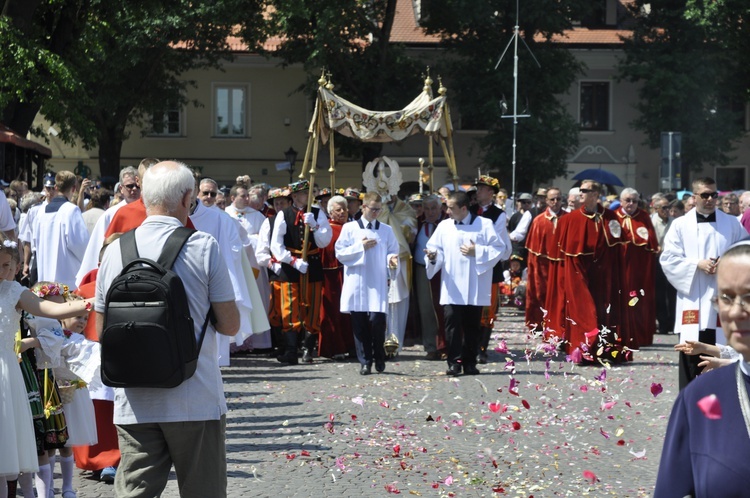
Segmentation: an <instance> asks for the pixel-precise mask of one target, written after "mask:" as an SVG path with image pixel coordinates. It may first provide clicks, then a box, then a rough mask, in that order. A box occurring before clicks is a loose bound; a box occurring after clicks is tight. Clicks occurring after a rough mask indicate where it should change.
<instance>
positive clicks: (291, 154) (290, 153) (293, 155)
mask: <svg viewBox="0 0 750 498" xmlns="http://www.w3.org/2000/svg"><path fill="white" fill-rule="evenodd" d="M284 157H286V161H287V162H288V163H289V183H290V184H291V183H292V176H293V175H294V163H295V162H296V161H297V151H296V150H294V149H293V148H292V147H289V150H287V151H286V152H284Z"/></svg>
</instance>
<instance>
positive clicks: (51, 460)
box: [47, 452, 57, 498]
mask: <svg viewBox="0 0 750 498" xmlns="http://www.w3.org/2000/svg"><path fill="white" fill-rule="evenodd" d="M56 459H57V452H55V453H53V454H51V455H50V456H49V489H47V498H54V497H55V462H56Z"/></svg>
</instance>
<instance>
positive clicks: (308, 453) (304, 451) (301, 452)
mask: <svg viewBox="0 0 750 498" xmlns="http://www.w3.org/2000/svg"><path fill="white" fill-rule="evenodd" d="M299 454H300V456H306V457H307V456H310V452H309V451H307V450H302V451H300V452H299Z"/></svg>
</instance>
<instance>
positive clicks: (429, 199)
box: [422, 194, 440, 206]
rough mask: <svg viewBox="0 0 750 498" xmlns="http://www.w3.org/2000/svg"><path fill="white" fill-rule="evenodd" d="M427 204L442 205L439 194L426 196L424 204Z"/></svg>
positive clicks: (423, 200)
mask: <svg viewBox="0 0 750 498" xmlns="http://www.w3.org/2000/svg"><path fill="white" fill-rule="evenodd" d="M427 204H435V205H437V206H439V205H440V199H439V198H438V196H436V195H434V194H432V195H428V196H425V198H424V199H422V205H423V206H426V205H427Z"/></svg>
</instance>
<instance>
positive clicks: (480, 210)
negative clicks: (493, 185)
mask: <svg viewBox="0 0 750 498" xmlns="http://www.w3.org/2000/svg"><path fill="white" fill-rule="evenodd" d="M482 213H484V208H483V207H481V206H479V209H477V214H478V215H479V216H482Z"/></svg>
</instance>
